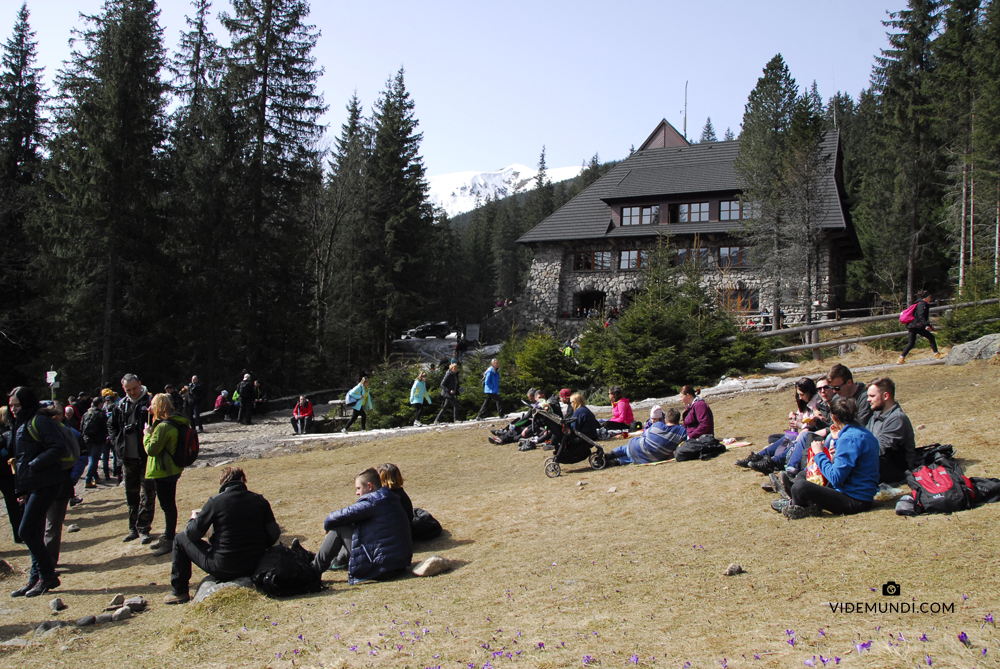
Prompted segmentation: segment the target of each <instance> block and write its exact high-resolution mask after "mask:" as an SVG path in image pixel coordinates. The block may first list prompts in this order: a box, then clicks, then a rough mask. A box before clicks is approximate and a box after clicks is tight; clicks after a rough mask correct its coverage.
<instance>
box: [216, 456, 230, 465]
mask: <svg viewBox="0 0 1000 669" xmlns="http://www.w3.org/2000/svg"><path fill="white" fill-rule="evenodd" d="M232 461H233V460H232V458H230V459H229V460H223V461H221V462H216V463H215V466H216V467H225V466H226V465H228V464H231V463H232Z"/></svg>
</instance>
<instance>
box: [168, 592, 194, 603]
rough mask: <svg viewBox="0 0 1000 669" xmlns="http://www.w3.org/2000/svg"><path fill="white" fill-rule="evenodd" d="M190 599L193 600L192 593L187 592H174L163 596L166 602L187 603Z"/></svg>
mask: <svg viewBox="0 0 1000 669" xmlns="http://www.w3.org/2000/svg"><path fill="white" fill-rule="evenodd" d="M190 601H191V595H190V594H189V593H187V592H185V593H183V594H180V595H178V594H175V593H173V592H172V593H170V594H169V595H167V596H166V597H164V598H163V603H164V604H187V603H188V602H190Z"/></svg>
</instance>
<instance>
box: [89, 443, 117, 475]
mask: <svg viewBox="0 0 1000 669" xmlns="http://www.w3.org/2000/svg"><path fill="white" fill-rule="evenodd" d="M89 447H90V466H89V467H88V468H87V483H90V482H91V481H96V480H97V470H98V469H99V465H100V463H101V456H103V457H104V478H109V475H108V451H110V450H111V446H110V444H108V443H107V442H104V443H103V444H90V445H89Z"/></svg>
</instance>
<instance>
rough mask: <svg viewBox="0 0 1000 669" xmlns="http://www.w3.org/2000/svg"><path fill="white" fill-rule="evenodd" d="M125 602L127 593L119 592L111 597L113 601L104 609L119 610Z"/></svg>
mask: <svg viewBox="0 0 1000 669" xmlns="http://www.w3.org/2000/svg"><path fill="white" fill-rule="evenodd" d="M124 603H125V595H123V594H121V593H119V594H117V595H115V596H114V597H112V598H111V601H110V602H108V605H107V606H105V607H104V610H105V611H117V610H118V609H120V608H121V607H122V604H124Z"/></svg>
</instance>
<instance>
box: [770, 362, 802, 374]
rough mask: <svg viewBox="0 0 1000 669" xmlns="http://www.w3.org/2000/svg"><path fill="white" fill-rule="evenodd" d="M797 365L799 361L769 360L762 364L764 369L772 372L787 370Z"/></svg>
mask: <svg viewBox="0 0 1000 669" xmlns="http://www.w3.org/2000/svg"><path fill="white" fill-rule="evenodd" d="M798 366H799V363H797V362H769V363H767V364H765V365H764V367H765V368H766V369H770V370H771V371H772V372H787V371H790V370H792V369H795V368H796V367H798Z"/></svg>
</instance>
